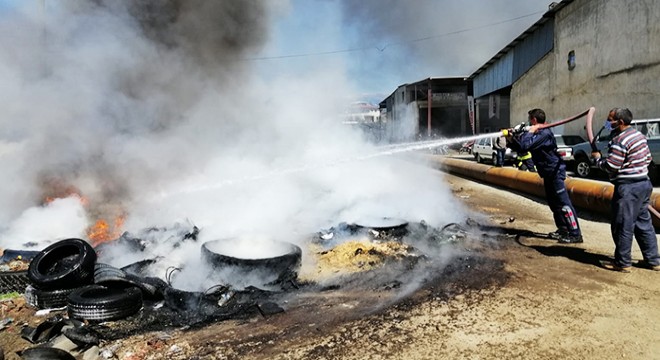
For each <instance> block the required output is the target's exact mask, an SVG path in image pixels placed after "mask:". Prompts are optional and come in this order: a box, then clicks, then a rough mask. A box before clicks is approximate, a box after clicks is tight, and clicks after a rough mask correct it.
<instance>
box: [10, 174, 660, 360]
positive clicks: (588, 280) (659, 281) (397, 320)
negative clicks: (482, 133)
mask: <svg viewBox="0 0 660 360" xmlns="http://www.w3.org/2000/svg"><path fill="white" fill-rule="evenodd" d="M436 180H437V181H438V183H439V186H450V187H451V189H452V192H453V193H454V195H455V196H456V197H457V198H458V199H460V201H462V202H464V203H465V205H466V207H467V208H468V211H471V212H472V214H471V217H473V218H474V219H476V220H477V222H478V223H480V224H482V226H481V227H479V228H478V230H477V231H476V232H475V233H474V234H473V235H474V237H476V241H471V242H470V243H469V244H467V245H466V249H465V251H463V252H460V253H458V254H457V255H456V256H455V257H453V258H452V259H453V260H452V261H451V262H450V264H449V266H448V267H446V268H444V269H443V270H442V272H441V273H439V274H438V275H437V276H434V277H433V278H432V279H433V280H432V281H428V282H426V283H425V284H423V286H421V288H418V289H416V291H415V292H414V293H413V294H409V296H401V292H396V293H393V292H391V291H386V290H384V291H374V290H373V289H367V288H365V290H364V291H362V292H360V291H359V288H357V289H358V290H356V289H354V290H353V291H351V292H342V291H332V290H328V291H321V292H310V293H307V294H306V295H304V296H299V297H297V298H295V299H291V300H290V302H286V303H285V304H283V305H284V307H285V308H286V309H287V311H286V312H285V313H281V314H276V315H273V316H270V317H266V318H262V317H258V318H253V319H249V320H244V321H225V322H222V323H217V324H213V325H210V326H207V327H204V328H202V329H197V330H189V329H188V330H187V329H176V330H168V331H162V332H157V333H153V332H152V333H145V334H141V335H136V336H133V337H130V338H125V339H120V340H116V341H113V342H109V343H104V344H102V348H103V349H108V350H110V352H111V353H113V354H114V358H119V359H303V358H309V359H558V358H561V359H611V358H635V359H660V342H658V337H659V335H658V334H660V273H657V272H652V271H649V270H645V269H637V268H635V269H634V271H633V273H631V274H621V273H615V272H611V271H608V270H605V269H602V268H600V267H599V266H598V265H597V264H598V260H599V259H604V258H607V257H609V256H610V255H611V252H612V251H613V245H612V241H611V237H610V234H609V224H608V223H607V222H606V219H603V218H599V217H597V216H595V215H592V214H587V213H583V212H581V213H580V214H579V215H580V224H581V226H582V229H583V234H584V237H585V242H584V243H583V244H578V245H560V244H558V243H556V242H554V241H552V240H548V239H545V238H543V237H541V236H539V237H537V236H535V235H534V233H538V234H543V233H547V232H550V231H552V230H554V225H553V223H552V218H551V215H550V211H549V210H548V208H547V206H546V205H545V203H543V202H542V200H540V199H531V198H527V197H525V196H521V195H517V194H513V193H511V192H509V191H505V190H501V189H498V188H495V187H491V186H488V185H482V184H478V183H475V182H472V181H470V180H466V179H463V178H459V177H456V176H452V175H447V174H442V173H438V178H437V179H436ZM443 182H444V183H445V184H446V185H441V183H443ZM633 257H634V258H635V259H640V258H641V257H640V254H639V250H638V249H637V248H636V247H635V251H634V253H633ZM404 285H405V284H404ZM393 294H396V295H393ZM406 295H408V294H406ZM10 335H12V334H7V332H6V331H5V332H4V333H2V332H0V346H3V347H5V349H7V347H10V348H11V347H20V346H26V344H25V343H21V341H22V340H16V337H15V334H14V336H13V337H11V336H10ZM10 338H11V339H13V340H9V339H10ZM3 339H4V340H3ZM10 355H11V354H10ZM7 358H8V359H10V358H12V357H11V356H8V357H7Z"/></svg>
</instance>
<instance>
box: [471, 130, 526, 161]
mask: <svg viewBox="0 0 660 360" xmlns="http://www.w3.org/2000/svg"><path fill="white" fill-rule="evenodd" d="M496 139H497V138H496V137H493V138H486V139H479V140H478V141H477V142H475V143H474V145H473V146H472V155H474V158H475V159H476V160H477V162H478V163H482V162H486V161H490V162H492V163H493V165H495V164H496V163H497V151H496V150H495V149H494V148H493V144H494V143H495V140H496ZM516 156H517V154H516V152H515V151H512V150H511V149H509V148H506V152H505V153H504V162H505V163H507V162H513V161H514V160H515V159H516Z"/></svg>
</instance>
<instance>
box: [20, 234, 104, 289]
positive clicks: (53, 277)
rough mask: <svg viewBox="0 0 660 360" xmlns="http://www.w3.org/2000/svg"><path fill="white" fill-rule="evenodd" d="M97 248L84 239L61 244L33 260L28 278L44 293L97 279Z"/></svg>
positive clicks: (46, 250) (50, 247)
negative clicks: (95, 264)
mask: <svg viewBox="0 0 660 360" xmlns="http://www.w3.org/2000/svg"><path fill="white" fill-rule="evenodd" d="M95 262H96V252H94V248H92V246H91V245H90V244H88V243H87V242H86V241H84V240H82V239H66V240H62V241H58V242H56V243H54V244H52V245H50V246H48V247H47V248H45V249H44V250H42V251H41V252H39V254H37V256H35V257H34V259H32V261H31V262H30V266H29V268H28V278H29V279H30V282H31V283H32V285H34V287H36V288H39V289H42V290H57V289H70V288H74V287H79V286H83V285H87V284H91V283H92V281H93V279H94V263H95Z"/></svg>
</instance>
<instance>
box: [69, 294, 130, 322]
mask: <svg viewBox="0 0 660 360" xmlns="http://www.w3.org/2000/svg"><path fill="white" fill-rule="evenodd" d="M140 308H142V291H140V289H138V288H136V287H129V288H125V289H117V288H108V287H105V286H101V285H89V286H85V287H83V288H80V289H77V290H75V291H74V292H72V293H71V294H70V295H69V298H68V301H67V312H68V313H69V317H71V318H74V319H80V320H89V321H110V320H118V319H123V318H126V317H128V316H131V315H133V314H135V313H137V312H138V311H140Z"/></svg>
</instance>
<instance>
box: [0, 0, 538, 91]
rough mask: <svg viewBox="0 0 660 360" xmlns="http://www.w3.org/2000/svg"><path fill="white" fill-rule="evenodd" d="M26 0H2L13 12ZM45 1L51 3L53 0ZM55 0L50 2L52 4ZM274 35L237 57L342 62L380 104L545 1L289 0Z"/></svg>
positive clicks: (471, 66)
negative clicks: (392, 94) (260, 45)
mask: <svg viewBox="0 0 660 360" xmlns="http://www.w3.org/2000/svg"><path fill="white" fill-rule="evenodd" d="M24 1H25V0H0V11H5V12H6V11H11V10H12V9H13V8H15V7H16V5H17V4H20V3H21V2H24ZM34 1H35V3H39V2H40V1H44V2H45V3H46V4H47V7H52V6H53V5H52V4H53V0H34ZM49 2H50V4H49ZM274 2H278V3H281V4H282V6H279V8H278V9H277V10H275V14H274V16H273V20H272V21H273V22H272V24H271V25H269V26H271V32H270V34H269V39H268V41H266V42H265V43H264V44H263V46H262V47H261V48H260V49H253V52H251V53H246V54H245V57H244V58H242V59H240V61H249V62H255V63H258V66H259V67H260V68H261V69H262V74H263V75H262V76H264V77H268V76H269V74H273V73H278V74H298V75H300V76H306V74H307V73H310V72H311V73H314V72H317V71H322V70H319V68H321V69H322V67H320V66H319V64H329V65H328V66H332V67H336V66H341V67H343V71H344V74H345V75H346V76H348V77H349V79H350V81H351V83H352V84H353V87H354V90H355V91H356V92H357V96H363V97H365V98H368V99H370V100H371V102H378V101H380V100H382V98H384V97H385V96H387V95H389V94H390V93H392V92H393V91H394V90H395V89H396V87H397V86H399V85H402V84H405V83H410V82H416V81H418V80H421V79H424V78H427V77H443V76H468V75H470V74H471V73H472V72H474V71H475V70H476V69H477V68H479V67H480V66H481V65H482V64H483V63H485V62H486V61H488V60H489V59H490V58H491V57H492V56H493V55H495V53H497V52H498V51H499V50H501V49H502V48H503V47H504V46H506V45H507V44H508V43H509V42H510V41H512V40H513V39H514V38H515V37H516V36H518V35H519V34H520V33H522V32H523V31H524V30H525V29H526V28H528V27H529V26H530V25H532V24H533V23H534V22H536V21H537V20H538V19H539V18H540V17H541V15H542V14H543V13H544V12H545V11H547V8H548V5H549V4H550V1H548V0H468V1H462V0H412V1H401V0H362V1H356V0H290V1H281V0H274Z"/></svg>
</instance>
